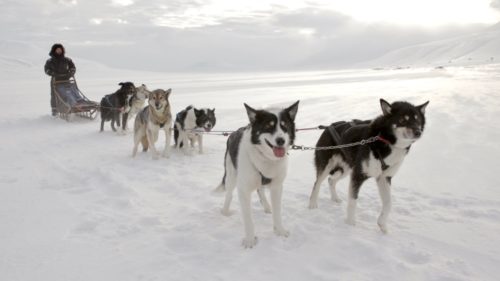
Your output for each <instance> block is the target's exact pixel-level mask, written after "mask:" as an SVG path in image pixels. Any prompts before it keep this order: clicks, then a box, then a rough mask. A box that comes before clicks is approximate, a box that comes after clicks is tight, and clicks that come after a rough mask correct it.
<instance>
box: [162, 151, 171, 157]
mask: <svg viewBox="0 0 500 281" xmlns="http://www.w3.org/2000/svg"><path fill="white" fill-rule="evenodd" d="M161 157H163V158H170V153H168V152H164V153H163V154H162V155H161Z"/></svg>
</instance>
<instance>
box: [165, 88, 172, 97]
mask: <svg viewBox="0 0 500 281" xmlns="http://www.w3.org/2000/svg"><path fill="white" fill-rule="evenodd" d="M165 92H166V93H167V99H168V97H170V94H171V93H172V89H168V90H166V91H165Z"/></svg>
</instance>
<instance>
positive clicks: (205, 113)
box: [194, 108, 216, 132]
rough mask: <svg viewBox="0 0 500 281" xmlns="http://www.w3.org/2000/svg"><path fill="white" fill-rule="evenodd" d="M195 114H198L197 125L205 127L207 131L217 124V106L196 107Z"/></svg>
mask: <svg viewBox="0 0 500 281" xmlns="http://www.w3.org/2000/svg"><path fill="white" fill-rule="evenodd" d="M194 115H195V116H196V127H198V128H203V129H204V130H205V132H210V130H212V128H213V127H214V126H215V121H216V119H215V108H214V109H209V108H202V109H196V108H194Z"/></svg>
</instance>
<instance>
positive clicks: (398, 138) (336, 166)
mask: <svg viewBox="0 0 500 281" xmlns="http://www.w3.org/2000/svg"><path fill="white" fill-rule="evenodd" d="M428 104H429V102H426V103H424V104H422V105H419V106H413V105H411V104H410V103H407V102H394V103H393V104H389V103H388V102H387V101H385V100H383V99H380V105H381V107H382V113H383V114H382V115H381V116H379V117H377V118H376V119H374V120H373V121H359V120H355V121H353V122H342V121H341V122H337V123H334V124H332V125H331V126H330V128H327V129H325V131H324V132H323V133H322V135H321V136H320V138H319V140H318V142H317V144H316V146H317V147H325V146H334V145H339V144H346V143H353V142H357V141H360V140H362V139H368V138H370V137H373V136H378V140H377V141H376V142H373V143H370V144H367V145H363V146H355V147H351V148H344V149H340V150H338V149H337V150H317V151H316V152H315V155H314V164H315V166H316V182H315V183H314V187H313V190H312V193H311V198H310V201H309V208H311V209H313V208H317V207H318V203H317V200H318V192H319V188H320V185H321V183H322V182H323V180H324V179H325V178H326V177H328V176H329V179H328V183H329V185H330V192H331V199H332V200H333V201H336V202H340V199H339V197H338V195H337V192H336V190H335V185H336V183H337V182H338V181H339V180H340V179H341V178H343V177H345V176H346V175H348V174H350V175H351V182H350V185H349V195H348V197H349V199H348V206H347V219H346V222H347V223H348V224H351V225H354V224H355V210H356V203H357V199H358V194H359V190H360V188H361V185H362V184H363V182H364V181H365V180H366V179H368V178H371V177H373V178H375V179H376V181H377V186H378V190H379V194H380V198H381V199H382V212H381V214H380V216H379V218H378V225H379V227H380V229H381V230H382V232H384V233H386V232H387V218H388V216H389V212H390V209H391V179H392V177H394V175H396V172H397V171H398V169H399V167H400V166H401V164H402V163H403V160H404V158H405V156H406V155H407V154H408V151H409V150H410V146H411V145H412V144H413V143H414V142H415V141H416V140H418V139H419V138H420V137H421V135H422V132H423V130H424V125H425V115H424V114H425V108H426V107H427V105H428Z"/></svg>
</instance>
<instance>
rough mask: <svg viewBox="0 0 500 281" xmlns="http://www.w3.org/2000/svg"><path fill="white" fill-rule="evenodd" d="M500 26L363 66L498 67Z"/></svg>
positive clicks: (405, 49)
mask: <svg viewBox="0 0 500 281" xmlns="http://www.w3.org/2000/svg"><path fill="white" fill-rule="evenodd" d="M499 50H500V24H496V25H493V26H491V27H489V28H487V29H484V30H482V31H480V32H476V33H473V34H468V35H461V36H458V37H454V38H446V39H441V40H437V41H432V42H426V43H422V44H417V45H412V46H406V47H403V48H400V49H396V50H393V51H390V52H388V53H387V54H385V55H383V56H381V57H379V58H377V59H374V60H370V61H367V62H363V63H360V64H358V65H359V66H376V67H381V66H384V67H388V66H389V67H408V66H412V67H416V66H420V67H422V66H427V67H428V66H434V67H437V66H464V65H481V64H485V63H496V62H497V61H498V60H499V59H500V51H499Z"/></svg>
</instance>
